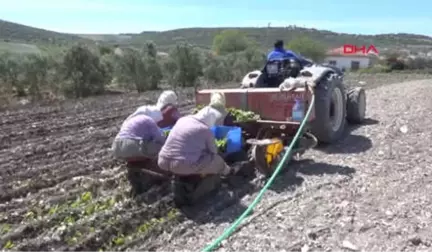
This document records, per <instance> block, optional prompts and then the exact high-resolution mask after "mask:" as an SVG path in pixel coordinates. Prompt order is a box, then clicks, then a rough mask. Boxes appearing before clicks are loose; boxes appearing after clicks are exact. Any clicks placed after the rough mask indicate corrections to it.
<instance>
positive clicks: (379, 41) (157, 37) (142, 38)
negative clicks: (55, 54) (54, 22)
mask: <svg viewBox="0 0 432 252" xmlns="http://www.w3.org/2000/svg"><path fill="white" fill-rule="evenodd" d="M224 29H229V28H222V27H221V28H184V29H176V30H170V31H164V32H154V31H151V32H150V31H144V32H142V33H140V34H118V35H116V34H66V33H58V32H53V31H49V30H44V29H38V28H33V27H30V26H26V25H21V24H16V23H12V22H8V21H4V20H0V41H1V42H3V43H4V42H9V43H10V42H12V43H26V44H27V45H28V44H30V45H31V44H37V45H57V46H63V45H69V44H72V43H75V42H84V43H91V44H94V43H95V42H96V41H97V42H99V43H109V44H119V45H122V46H136V47H141V46H142V45H143V43H144V42H146V41H153V42H155V43H156V44H157V45H158V47H159V48H160V49H162V50H164V49H169V48H170V47H171V46H173V45H174V44H175V43H176V42H179V41H187V42H189V43H192V44H194V45H197V46H199V47H202V48H210V47H211V45H212V42H213V38H214V36H215V35H216V34H218V33H219V32H221V31H222V30H224ZM235 29H239V30H241V31H243V32H245V33H246V34H247V36H248V37H249V38H251V39H253V40H255V41H257V42H258V44H259V45H260V46H262V47H263V48H269V47H271V46H272V43H273V41H274V40H276V39H284V40H285V41H289V40H290V39H293V38H295V37H299V36H309V37H311V38H312V39H314V40H317V41H320V42H321V43H323V44H325V45H326V46H328V47H335V46H341V45H342V44H345V43H352V44H357V45H362V44H366V45H369V44H374V45H375V46H377V47H407V46H410V47H415V48H422V47H432V37H428V36H424V35H416V34H407V33H399V34H380V35H356V34H345V33H335V32H331V31H326V30H317V29H307V28H300V27H295V26H290V27H273V28H269V29H267V28H235ZM9 47H11V46H10V45H9ZM11 48H12V47H11Z"/></svg>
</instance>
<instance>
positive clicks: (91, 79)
mask: <svg viewBox="0 0 432 252" xmlns="http://www.w3.org/2000/svg"><path fill="white" fill-rule="evenodd" d="M63 65H64V68H63V71H64V79H65V81H66V83H65V86H64V88H63V89H64V92H65V95H66V96H71V95H72V96H74V97H76V98H79V97H87V96H90V95H97V94H102V93H103V92H104V91H105V85H106V84H107V83H109V82H110V80H111V76H110V74H109V72H108V71H107V69H105V68H104V66H103V65H102V64H101V62H100V60H99V57H98V56H97V55H96V54H94V53H92V52H91V51H90V50H89V49H88V48H87V47H86V46H83V45H75V46H73V47H72V48H70V49H69V50H68V51H67V52H66V55H65V57H64V59H63Z"/></svg>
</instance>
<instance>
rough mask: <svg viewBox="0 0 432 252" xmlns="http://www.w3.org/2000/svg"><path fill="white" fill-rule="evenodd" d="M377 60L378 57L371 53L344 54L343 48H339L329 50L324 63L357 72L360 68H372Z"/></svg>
mask: <svg viewBox="0 0 432 252" xmlns="http://www.w3.org/2000/svg"><path fill="white" fill-rule="evenodd" d="M377 59H378V55H376V54H374V53H369V54H367V55H365V54H363V53H362V52H358V53H353V54H345V53H344V52H343V47H339V48H335V49H332V50H329V51H328V52H327V54H326V58H325V60H324V61H325V62H326V63H328V64H330V65H334V66H337V67H338V68H340V69H345V70H349V69H351V70H357V69H360V68H368V67H371V66H372V65H373V64H374V63H375V62H376V60H377Z"/></svg>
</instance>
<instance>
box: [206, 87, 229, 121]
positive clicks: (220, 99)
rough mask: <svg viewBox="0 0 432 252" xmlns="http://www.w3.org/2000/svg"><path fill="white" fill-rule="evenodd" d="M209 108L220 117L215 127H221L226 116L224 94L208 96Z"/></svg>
mask: <svg viewBox="0 0 432 252" xmlns="http://www.w3.org/2000/svg"><path fill="white" fill-rule="evenodd" d="M209 106H210V107H212V108H214V109H216V110H217V111H218V112H219V113H221V114H222V116H221V117H220V118H219V119H218V120H217V121H216V123H215V125H223V124H224V119H225V117H226V116H227V114H228V111H227V110H226V99H225V94H224V93H219V92H217V93H212V94H211V96H210V103H209Z"/></svg>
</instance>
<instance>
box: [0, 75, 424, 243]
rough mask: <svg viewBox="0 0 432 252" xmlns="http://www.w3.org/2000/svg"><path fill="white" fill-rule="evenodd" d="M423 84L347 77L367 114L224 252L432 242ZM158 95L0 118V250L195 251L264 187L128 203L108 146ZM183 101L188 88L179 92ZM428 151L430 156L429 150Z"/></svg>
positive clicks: (251, 183)
mask: <svg viewBox="0 0 432 252" xmlns="http://www.w3.org/2000/svg"><path fill="white" fill-rule="evenodd" d="M416 79H417V80H419V79H432V77H430V76H425V75H414V74H404V75H400V74H380V75H362V76H358V75H351V76H348V77H347V83H348V84H349V85H354V84H357V83H358V81H360V80H362V81H365V84H362V85H364V86H365V87H366V88H368V91H367V95H368V108H367V109H368V112H367V116H368V118H369V119H368V121H367V123H366V125H363V126H361V127H357V128H350V130H349V131H347V134H346V137H345V138H344V139H343V140H342V141H341V142H340V143H338V144H335V145H333V146H327V147H322V148H319V149H317V150H313V151H310V152H308V153H307V154H306V155H305V156H304V157H303V159H304V160H303V161H301V162H297V163H295V164H293V165H294V167H295V168H296V169H298V177H297V178H296V179H294V180H287V179H286V177H284V175H283V174H282V175H281V176H280V177H279V178H278V179H277V181H276V183H275V185H274V186H273V187H272V188H271V190H269V191H268V193H267V194H266V196H265V197H264V199H263V201H262V202H261V203H260V204H259V205H258V207H257V209H256V210H255V211H254V213H253V214H252V216H251V217H249V218H248V219H247V220H246V221H245V223H244V224H243V225H242V227H241V229H240V230H239V232H237V233H235V234H234V235H233V236H232V237H231V238H230V239H229V240H228V241H226V242H224V243H223V246H222V247H221V248H220V249H221V250H223V249H226V250H233V249H236V250H239V249H242V250H269V249H272V250H275V249H278V250H281V249H284V250H287V251H291V250H294V251H296V250H297V251H300V250H303V251H308V250H309V251H313V250H320V251H322V250H340V249H344V248H345V249H350V250H356V249H357V250H365V251H382V250H393V251H402V250H404V251H415V250H421V249H423V250H426V249H427V248H428V247H429V246H431V245H432V239H431V238H430V235H429V234H430V233H431V232H432V229H431V225H432V219H431V214H432V206H431V205H432V204H431V199H430V197H428V195H429V192H430V187H431V183H430V182H431V175H432V172H431V171H429V170H428V169H427V168H428V167H427V166H428V164H429V166H430V164H431V163H432V158H431V156H430V146H431V145H430V142H431V140H432V136H431V133H430V132H432V126H431V125H432V116H431V115H430V111H431V109H432V100H431V99H430V97H431V95H432V81H430V80H423V81H411V82H406V83H402V84H394V85H386V84H391V83H397V82H402V81H407V80H416ZM157 95H158V93H157V92H154V93H148V94H146V95H142V96H140V97H138V96H130V95H129V96H110V97H99V98H92V99H88V100H85V101H79V102H72V101H69V102H65V103H63V104H56V105H53V106H50V107H37V106H33V107H30V106H28V107H27V108H22V109H15V110H12V111H6V112H2V113H0V173H1V176H0V187H1V188H0V234H1V236H0V245H1V246H2V247H3V248H5V249H12V250H52V249H56V250H125V249H132V250H174V249H175V250H179V249H187V250H189V249H190V250H199V249H201V248H203V247H204V246H205V245H206V244H207V243H209V242H211V241H212V240H213V239H214V238H216V237H217V236H218V235H220V234H221V233H222V231H223V230H224V228H226V227H228V226H229V224H230V223H232V221H233V220H234V219H235V218H236V217H237V216H238V215H239V214H241V212H242V211H243V210H244V209H245V207H246V206H247V204H248V203H250V202H251V201H252V200H253V196H255V195H256V193H257V192H258V191H259V189H260V188H261V187H262V185H263V184H264V182H265V181H264V180H263V179H262V178H261V177H259V176H258V177H256V178H253V179H252V180H250V179H247V178H244V177H237V178H233V179H232V180H230V181H229V182H230V183H228V184H226V185H225V186H224V187H223V188H222V189H221V190H220V192H219V193H218V195H216V196H214V197H213V198H210V199H208V200H207V201H206V202H204V203H203V204H202V205H201V206H199V207H196V208H194V209H188V210H187V211H186V212H183V211H179V210H178V209H176V208H174V207H173V206H172V199H171V196H170V194H169V186H168V185H157V186H156V185H155V186H152V187H151V188H149V190H148V192H147V193H145V194H144V195H142V196H141V198H140V200H139V201H137V200H132V199H130V197H129V195H128V192H129V184H128V181H127V180H126V177H125V171H124V167H123V164H121V163H118V162H117V163H116V162H114V161H113V159H112V158H111V157H110V153H109V147H110V145H111V141H112V139H113V137H114V136H115V134H116V133H117V130H118V128H119V125H120V124H121V122H122V120H123V119H124V118H125V117H126V116H127V115H128V114H129V113H131V112H132V111H133V110H134V109H135V108H136V107H137V106H139V105H142V104H145V103H147V102H150V101H153V102H154V101H155V100H156V98H157ZM180 100H181V101H183V105H184V106H183V107H182V110H183V111H184V112H187V111H188V110H189V109H190V108H192V106H193V105H192V104H193V95H192V92H191V91H190V90H184V91H183V92H182V93H181V94H180ZM428 152H429V154H428Z"/></svg>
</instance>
